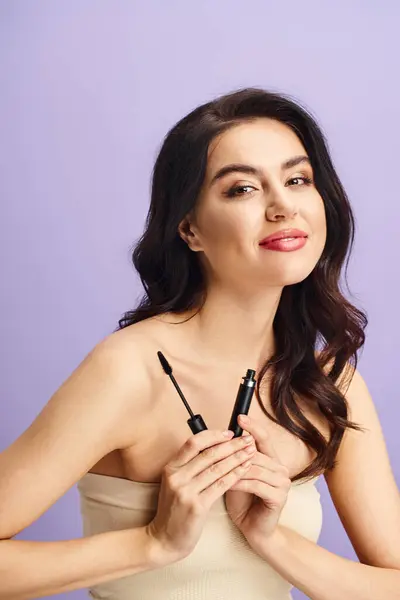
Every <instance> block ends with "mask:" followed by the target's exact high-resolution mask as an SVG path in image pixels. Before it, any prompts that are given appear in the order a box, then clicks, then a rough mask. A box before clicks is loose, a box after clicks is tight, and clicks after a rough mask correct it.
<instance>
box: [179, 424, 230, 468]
mask: <svg viewBox="0 0 400 600" xmlns="http://www.w3.org/2000/svg"><path fill="white" fill-rule="evenodd" d="M232 437H233V432H232V431H227V432H225V431H218V430H212V429H206V430H205V431H200V433H197V434H196V435H191V436H190V437H189V438H188V439H187V440H186V442H185V443H184V444H183V446H182V447H181V448H180V449H179V451H178V452H177V454H176V455H175V457H174V458H173V459H172V460H170V461H169V463H168V466H169V467H171V468H172V469H178V468H180V467H182V466H183V465H186V464H187V463H188V462H190V461H191V460H193V458H194V457H195V456H197V455H198V454H199V453H200V452H202V451H203V450H205V449H206V448H211V447H212V446H215V445H217V444H222V443H223V442H226V441H227V440H230V439H232Z"/></svg>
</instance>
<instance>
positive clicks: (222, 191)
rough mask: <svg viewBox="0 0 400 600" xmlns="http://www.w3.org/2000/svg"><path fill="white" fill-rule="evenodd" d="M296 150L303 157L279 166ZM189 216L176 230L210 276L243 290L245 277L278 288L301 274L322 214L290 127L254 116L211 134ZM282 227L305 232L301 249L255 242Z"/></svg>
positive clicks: (314, 252) (308, 267) (317, 252)
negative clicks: (186, 229)
mask: <svg viewBox="0 0 400 600" xmlns="http://www.w3.org/2000/svg"><path fill="white" fill-rule="evenodd" d="M297 157H304V159H303V160H300V159H299V161H296V162H298V164H294V165H289V166H288V165H285V163H287V162H288V161H289V160H291V159H294V158H297ZM232 165H236V168H235V167H232V168H231V167H230V166H232ZM238 165H241V167H240V169H239V168H238V167H237V166H238ZM221 169H222V170H223V172H222V171H221ZM189 223H190V231H189V232H186V234H184V235H182V232H183V231H184V230H182V229H181V227H180V231H181V235H182V237H184V239H185V240H186V241H187V242H188V244H189V246H190V248H191V249H192V250H193V251H198V252H200V258H201V261H202V263H203V264H204V266H205V269H206V272H207V273H208V275H209V277H211V278H212V279H214V280H215V279H216V280H217V281H222V282H226V283H229V284H234V285H240V286H241V287H242V289H243V286H244V285H245V284H246V285H250V284H251V286H252V287H253V286H254V285H255V286H257V287H261V288H262V287H265V285H268V286H277V287H282V286H285V285H290V284H294V283H298V282H299V281H302V280H303V279H305V278H306V277H307V276H308V275H309V274H310V273H311V271H312V270H313V268H314V267H315V265H316V263H317V262H318V259H319V258H320V256H321V254H322V251H323V248H324V245H325V241H326V220H325V209H324V204H323V201H322V198H321V196H320V195H319V193H318V191H317V190H316V188H315V186H314V183H313V172H312V168H311V165H310V163H309V162H308V160H307V155H306V152H305V149H304V147H303V145H302V143H301V142H300V140H299V139H298V137H297V136H296V135H295V133H294V132H293V131H292V130H291V129H290V128H289V127H287V126H286V125H284V124H282V123H280V122H278V121H274V120H272V119H267V118H259V119H257V120H254V121H252V122H250V123H249V122H247V123H241V124H239V125H237V126H234V127H232V128H231V129H229V130H228V131H226V132H224V133H223V134H221V135H220V136H218V137H217V138H216V139H214V140H213V142H212V144H211V145H210V148H209V153H208V163H207V170H206V176H205V180H204V184H203V187H202V191H201V193H200V196H199V199H198V202H197V205H196V207H195V210H194V212H193V214H192V215H191V216H190V217H189ZM288 228H297V229H301V230H303V231H305V232H306V233H307V234H308V239H307V241H306V244H305V245H304V246H303V247H302V248H301V249H299V250H295V251H292V252H279V251H274V250H268V249H265V248H263V247H261V246H260V245H259V242H260V241H261V240H262V239H264V238H265V237H267V236H269V235H270V234H272V233H276V232H277V231H280V230H281V229H288Z"/></svg>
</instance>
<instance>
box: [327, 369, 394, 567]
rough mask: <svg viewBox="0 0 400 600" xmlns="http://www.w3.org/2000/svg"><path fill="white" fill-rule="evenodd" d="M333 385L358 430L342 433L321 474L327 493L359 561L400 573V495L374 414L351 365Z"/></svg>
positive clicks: (365, 384) (367, 395) (373, 405)
mask: <svg viewBox="0 0 400 600" xmlns="http://www.w3.org/2000/svg"><path fill="white" fill-rule="evenodd" d="M338 386H339V389H340V391H341V392H342V393H343V394H344V396H345V398H346V401H347V406H348V418H349V420H351V421H352V422H354V423H356V424H357V425H359V426H360V430H353V429H346V431H345V434H344V436H343V439H342V442H341V444H340V447H339V451H338V453H337V457H336V458H337V462H336V465H335V467H334V468H333V469H332V470H331V471H329V472H326V474H325V479H326V482H327V485H328V488H329V492H330V495H331V497H332V500H333V503H334V505H335V507H336V510H337V512H338V515H339V517H340V519H341V521H342V523H343V525H344V527H345V529H346V532H347V534H348V536H349V538H350V540H351V542H352V545H353V548H354V550H355V552H356V553H357V556H358V558H359V560H360V561H361V562H363V563H365V564H369V565H372V566H377V567H387V568H395V569H399V568H400V544H399V541H398V532H399V531H400V496H399V491H398V488H397V485H396V481H395V478H394V474H393V471H392V468H391V464H390V459H389V455H388V451H387V448H386V443H385V438H384V434H383V430H382V427H381V423H380V420H379V416H378V412H377V409H376V407H375V403H374V401H373V399H372V396H371V394H370V392H369V389H368V386H367V383H366V381H365V380H364V378H363V376H362V375H361V373H360V372H359V371H358V369H356V368H354V366H353V365H350V364H348V365H347V368H346V370H345V371H344V373H343V375H342V376H341V377H340V381H339V382H338ZM371 515H373V519H371Z"/></svg>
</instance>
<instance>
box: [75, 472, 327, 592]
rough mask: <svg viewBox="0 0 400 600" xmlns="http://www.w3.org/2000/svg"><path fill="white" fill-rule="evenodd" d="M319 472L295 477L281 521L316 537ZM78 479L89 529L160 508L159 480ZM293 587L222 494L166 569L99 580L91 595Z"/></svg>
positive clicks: (139, 519) (121, 523)
mask: <svg viewBox="0 0 400 600" xmlns="http://www.w3.org/2000/svg"><path fill="white" fill-rule="evenodd" d="M317 479H318V478H314V479H311V480H309V481H306V482H304V481H303V482H301V481H297V482H295V483H292V486H291V488H290V491H289V495H288V498H287V502H286V504H285V506H284V508H283V511H282V513H281V516H280V521H279V523H280V524H282V525H285V526H286V527H290V528H292V529H294V530H295V531H297V532H298V533H300V534H301V535H303V536H305V537H306V538H308V539H310V540H312V541H314V542H316V541H317V539H318V537H319V534H320V532H321V527H322V507H321V502H320V494H319V491H318V489H317V488H316V486H315V483H316V481H317ZM77 487H78V490H79V493H80V507H81V514H82V519H83V535H84V536H90V535H94V534H97V533H102V532H105V531H111V530H119V529H127V528H130V527H139V526H143V525H146V524H147V523H149V522H150V521H151V520H152V519H153V517H154V515H155V513H156V508H157V499H158V492H159V487H160V484H159V483H141V482H136V481H131V480H128V479H121V478H116V477H110V476H107V475H97V474H94V473H87V474H86V475H84V476H83V477H82V479H81V480H80V481H79V482H78V484H77ZM291 589H292V586H291V584H290V583H288V582H287V581H286V580H285V579H283V578H282V577H281V576H280V575H279V574H278V573H277V572H276V571H275V570H274V569H272V567H270V566H269V565H268V563H267V562H266V561H264V560H263V559H262V558H261V557H260V556H258V554H256V553H255V552H254V551H253V550H252V548H251V547H250V546H249V544H248V543H247V541H246V538H245V537H244V536H243V535H242V534H241V532H240V531H239V530H238V529H237V527H236V526H235V525H234V524H233V523H232V521H231V519H230V518H229V515H228V514H227V511H226V508H225V501H224V498H220V499H219V500H217V501H216V502H215V504H214V505H213V506H212V507H211V510H210V512H209V514H208V517H207V520H206V523H205V526H204V529H203V532H202V535H201V537H200V540H199V542H198V543H197V545H196V547H195V548H194V550H193V551H192V553H191V554H190V555H189V556H187V557H186V558H184V559H183V560H181V561H179V562H176V563H173V564H171V565H168V566H165V567H162V568H160V569H155V570H151V571H146V572H142V573H137V574H135V575H130V576H128V577H123V578H120V579H116V580H114V581H109V582H106V583H101V584H99V585H95V586H93V587H92V588H90V590H89V595H90V596H91V597H92V598H96V599H102V600H105V599H107V600H243V599H246V600H290V599H291V598H292V596H291V594H290V590H291Z"/></svg>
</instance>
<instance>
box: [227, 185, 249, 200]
mask: <svg viewBox="0 0 400 600" xmlns="http://www.w3.org/2000/svg"><path fill="white" fill-rule="evenodd" d="M255 189H256V188H254V187H253V186H251V185H236V186H234V187H231V188H230V189H229V190H228V191H227V192H226V194H225V196H228V198H234V197H236V196H244V195H245V194H246V193H249V192H248V191H247V192H246V191H245V190H255Z"/></svg>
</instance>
